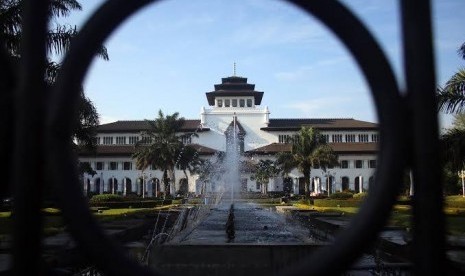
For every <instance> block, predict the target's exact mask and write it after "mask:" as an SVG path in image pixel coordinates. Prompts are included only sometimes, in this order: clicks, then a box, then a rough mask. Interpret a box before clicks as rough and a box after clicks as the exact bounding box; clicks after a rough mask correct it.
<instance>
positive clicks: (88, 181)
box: [85, 178, 91, 195]
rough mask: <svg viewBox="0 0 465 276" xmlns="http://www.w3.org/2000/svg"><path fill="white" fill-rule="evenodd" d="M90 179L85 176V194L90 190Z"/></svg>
mask: <svg viewBox="0 0 465 276" xmlns="http://www.w3.org/2000/svg"><path fill="white" fill-rule="evenodd" d="M90 183H91V181H90V179H89V178H86V186H85V189H86V190H85V192H86V195H87V194H89V192H91V190H90V189H91V185H90Z"/></svg>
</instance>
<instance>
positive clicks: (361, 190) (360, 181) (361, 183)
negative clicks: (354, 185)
mask: <svg viewBox="0 0 465 276" xmlns="http://www.w3.org/2000/svg"><path fill="white" fill-rule="evenodd" d="M358 183H359V184H360V186H359V187H360V191H359V192H360V193H363V176H361V175H360V176H359V177H358Z"/></svg>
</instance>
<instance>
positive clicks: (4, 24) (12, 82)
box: [0, 0, 108, 196]
mask: <svg viewBox="0 0 465 276" xmlns="http://www.w3.org/2000/svg"><path fill="white" fill-rule="evenodd" d="M81 9H82V8H81V5H80V4H79V2H77V1H76V0H50V1H49V11H48V16H49V18H48V19H49V22H50V26H51V27H50V29H49V30H48V32H47V33H46V49H47V53H48V56H49V57H48V60H47V67H46V71H45V76H44V81H45V82H46V84H47V85H48V87H49V88H50V87H51V86H52V85H53V83H54V82H55V78H56V76H57V72H58V70H59V68H60V64H58V63H56V62H54V61H52V59H51V57H52V56H59V55H62V54H64V53H65V52H66V51H67V50H68V48H69V46H70V43H71V40H72V38H73V37H74V36H76V34H77V27H76V26H70V25H61V24H58V23H56V22H55V20H53V19H55V18H59V17H66V16H68V15H69V14H70V13H71V12H72V11H79V10H81ZM22 16H23V1H21V0H0V47H1V48H2V49H1V50H2V51H3V52H2V54H3V53H4V54H6V55H8V58H7V60H5V62H6V63H7V66H5V67H6V68H5V69H6V70H7V71H9V72H8V73H7V74H6V75H7V77H6V79H7V83H6V84H3V85H4V89H3V91H5V92H6V93H3V95H2V100H1V101H0V110H1V111H2V113H1V115H0V117H1V118H2V119H1V121H0V124H1V125H2V131H1V132H0V140H1V141H9V142H11V143H8V142H6V143H3V145H2V146H0V153H1V154H2V156H9V155H11V154H12V153H11V146H10V145H11V144H12V143H13V142H14V141H12V138H11V137H12V136H11V133H14V120H15V118H14V110H13V108H12V107H13V106H14V104H13V99H14V96H13V93H14V89H15V88H16V84H17V83H16V82H17V79H16V78H15V77H16V76H15V75H14V73H13V72H16V70H15V68H17V67H18V65H19V61H20V59H21V52H20V49H21V36H22V22H23V18H22ZM97 54H98V55H99V56H100V57H102V58H103V59H105V60H108V54H107V51H106V49H105V47H101V48H100V50H99V52H98V53H97ZM8 67H10V68H8ZM9 69H11V71H10V70H9ZM4 71H5V70H4ZM4 82H5V81H4ZM98 124H99V120H98V113H97V111H96V109H95V107H94V105H93V103H92V102H91V101H90V100H89V99H88V98H86V97H85V96H84V93H81V99H80V109H79V121H78V122H76V124H74V126H75V128H74V132H73V137H74V138H76V139H78V140H80V141H81V142H83V144H84V145H85V146H86V147H87V148H88V149H89V148H91V149H93V150H94V149H95V148H96V144H95V139H94V137H95V130H96V127H97V126H98ZM76 148H77V149H78V148H79V147H76ZM5 169H6V170H7V171H8V168H5ZM86 172H88V173H92V171H90V170H88V171H86ZM2 175H7V174H6V173H2ZM4 186H5V185H4ZM4 188H5V187H2V188H0V196H3V194H4V193H6V194H8V193H9V192H10V191H3V189H4Z"/></svg>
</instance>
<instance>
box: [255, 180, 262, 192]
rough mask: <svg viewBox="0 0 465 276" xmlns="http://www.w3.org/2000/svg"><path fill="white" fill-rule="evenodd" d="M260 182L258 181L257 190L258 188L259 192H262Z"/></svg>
mask: <svg viewBox="0 0 465 276" xmlns="http://www.w3.org/2000/svg"><path fill="white" fill-rule="evenodd" d="M260 186H261V185H260V182H258V181H257V186H256V187H255V188H257V190H260Z"/></svg>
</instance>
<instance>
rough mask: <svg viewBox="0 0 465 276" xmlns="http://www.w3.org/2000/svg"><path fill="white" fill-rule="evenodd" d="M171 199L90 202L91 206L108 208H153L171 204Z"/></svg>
mask: <svg viewBox="0 0 465 276" xmlns="http://www.w3.org/2000/svg"><path fill="white" fill-rule="evenodd" d="M171 203H172V200H144V201H119V202H118V201H115V202H90V203H89V205H90V206H91V207H107V208H110V209H124V208H154V207H157V206H162V205H168V204H171Z"/></svg>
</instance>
